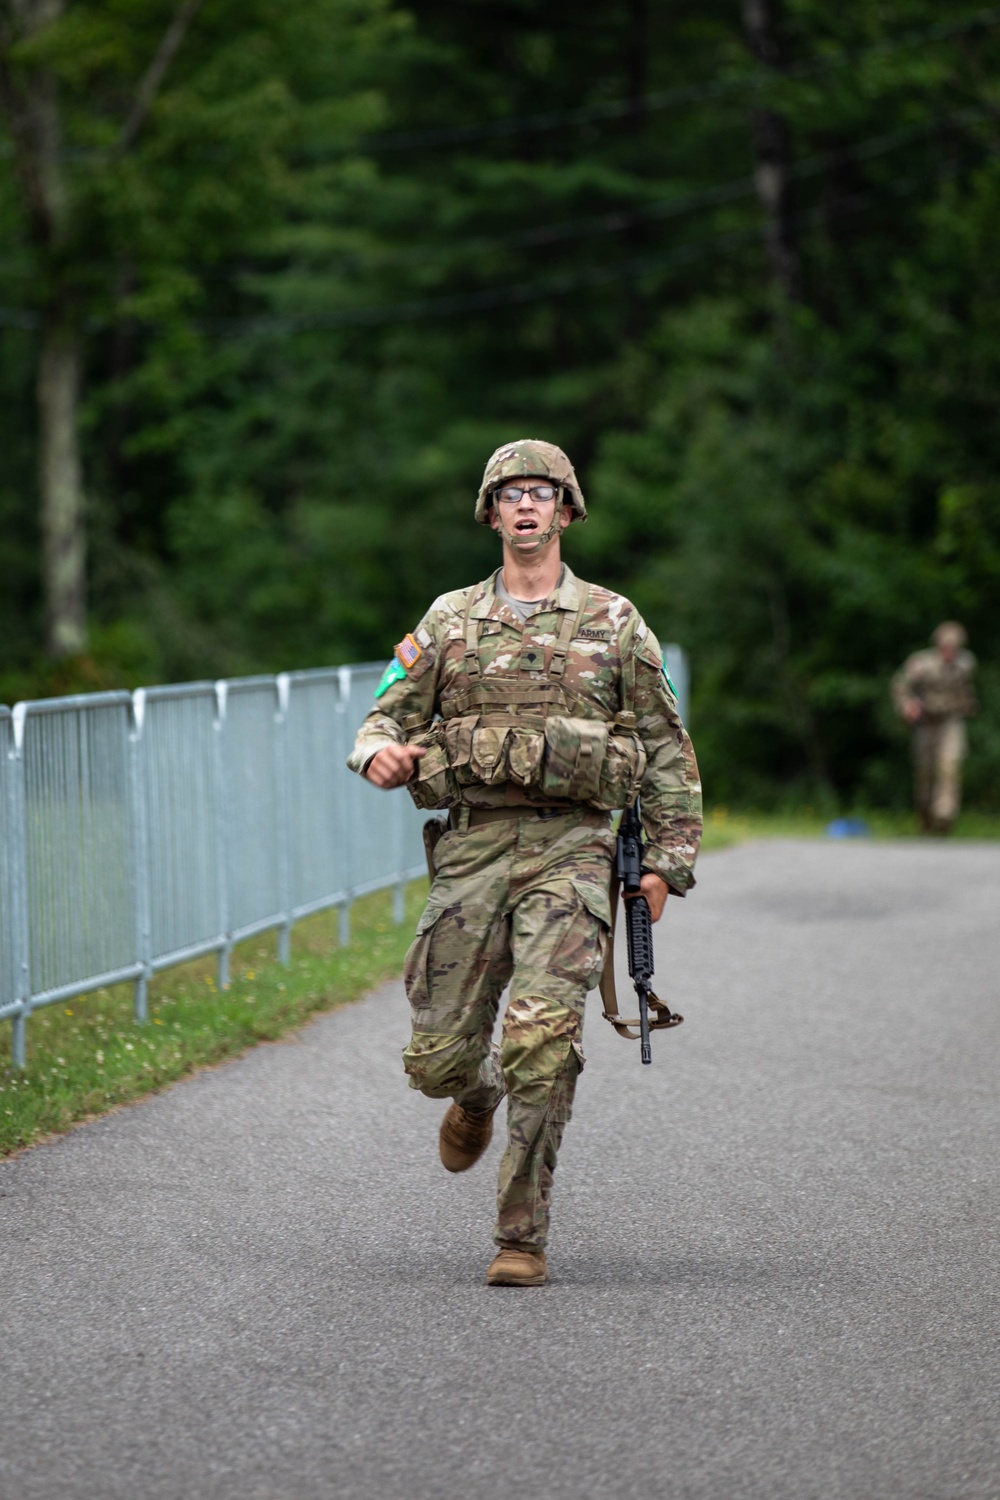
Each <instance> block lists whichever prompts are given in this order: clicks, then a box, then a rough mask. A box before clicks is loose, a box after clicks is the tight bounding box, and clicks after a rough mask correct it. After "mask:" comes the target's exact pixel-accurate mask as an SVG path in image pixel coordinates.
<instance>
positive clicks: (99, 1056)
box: [0, 881, 427, 1156]
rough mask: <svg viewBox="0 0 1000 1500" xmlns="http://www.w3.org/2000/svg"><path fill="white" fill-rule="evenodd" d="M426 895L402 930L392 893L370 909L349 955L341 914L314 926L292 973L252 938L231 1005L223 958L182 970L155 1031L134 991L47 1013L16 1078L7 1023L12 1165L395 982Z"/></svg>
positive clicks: (1, 1078)
mask: <svg viewBox="0 0 1000 1500" xmlns="http://www.w3.org/2000/svg"><path fill="white" fill-rule="evenodd" d="M426 888H427V887H426V881H414V883H413V884H412V885H411V886H410V887H409V889H408V891H407V901H406V920H405V921H404V923H403V925H402V926H401V927H397V926H395V925H394V924H393V922H392V918H391V914H390V906H391V896H390V895H389V893H387V892H379V893H377V894H376V895H373V896H366V897H365V898H364V899H363V900H361V901H358V902H357V903H356V904H355V906H354V907H353V908H352V911H351V941H350V943H349V944H348V945H347V946H346V947H344V948H339V947H338V946H337V935H336V933H337V917H336V913H334V912H323V913H321V914H320V915H319V916H316V917H310V918H309V919H308V920H307V921H305V922H302V923H300V924H299V926H297V927H296V928H295V929H294V931H293V933H292V962H291V964H290V965H289V966H288V967H287V968H285V967H283V966H282V965H281V964H279V963H277V961H276V960H275V957H274V939H273V937H272V936H271V935H270V934H267V935H265V936H263V937H257V938H251V939H250V940H249V941H248V942H246V943H243V944H241V945H240V947H238V948H237V949H236V950H235V951H234V953H233V961H232V970H231V972H232V983H231V984H230V986H229V988H228V989H227V990H226V991H224V992H223V993H221V994H220V992H219V991H218V989H217V988H216V984H215V961H214V959H212V958H207V959H199V960H197V961H196V962H194V963H189V964H184V965H182V966H181V967H179V968H176V969H170V970H168V971H167V972H166V973H163V974H160V975H158V976H157V977H156V979H155V980H154V981H153V983H152V984H151V986H150V994H149V1017H150V1019H149V1022H148V1023H147V1025H145V1026H136V1024H135V1022H134V1021H133V1019H132V994H133V991H132V986H131V985H116V986H115V987H114V988H112V989H106V990H98V991H96V993H94V994H93V995H82V996H80V997H78V998H77V999H76V1000H70V1001H68V1002H66V1003H65V1004H62V1005H50V1006H47V1007H46V1008H45V1009H44V1010H40V1011H38V1012H36V1014H35V1015H33V1016H32V1017H31V1019H30V1021H29V1022H28V1066H27V1068H26V1069H25V1070H24V1071H23V1072H20V1073H14V1072H13V1071H12V1070H11V1067H10V1023H9V1022H0V1049H2V1050H0V1156H6V1155H9V1154H10V1152H12V1151H16V1150H18V1149H19V1148H21V1147H23V1146H29V1145H31V1144H32V1142H34V1141H38V1140H40V1139H41V1138H42V1137H43V1136H46V1135H51V1134H52V1133H53V1132H56V1131H61V1130H67V1129H69V1127H70V1126H71V1125H74V1124H76V1123H77V1122H78V1121H80V1120H86V1119H89V1118H91V1117H92V1116H94V1115H99V1114H104V1113H106V1112H107V1111H108V1110H109V1109H114V1108H115V1107H116V1106H117V1105H121V1104H128V1103H129V1102H130V1101H132V1100H134V1099H140V1098H142V1096H143V1095H144V1094H150V1093H154V1092H155V1091H156V1090H157V1089H161V1088H164V1087H165V1086H167V1085H168V1084H171V1083H175V1082H176V1081H177V1080H178V1079H179V1078H183V1077H184V1076H185V1075H186V1074H188V1073H193V1072H195V1071H196V1070H197V1069H198V1068H202V1067H205V1066H206V1065H208V1064H211V1063H217V1062H222V1061H223V1060H224V1059H225V1058H228V1057H237V1056H238V1055H239V1054H240V1053H241V1052H245V1051H246V1049H247V1048H248V1047H252V1046H253V1045H254V1044H255V1043H256V1042H261V1041H269V1040H272V1039H273V1038H275V1037H279V1036H282V1035H283V1034H284V1033H286V1032H288V1031H291V1030H294V1029H295V1028H296V1027H297V1026H300V1025H302V1023H303V1022H304V1021H306V1020H308V1018H309V1017H310V1016H311V1015H314V1014H315V1013H316V1012H317V1011H324V1010H332V1009H333V1008H334V1007H335V1006H338V1005H345V1004H347V1003H348V1002H349V1001H351V1000H356V999H357V998H358V997H359V996H360V995H363V994H364V993H365V992H366V991H367V990H370V989H372V988H374V986H376V985H378V984H381V983H382V982H383V980H386V979H390V978H394V977H395V976H396V975H398V974H399V973H400V971H401V969H402V964H403V955H404V954H405V952H406V949H407V947H408V945H409V942H410V939H411V937H412V935H413V929H414V926H415V924H416V920H417V916H418V914H419V911H420V908H421V906H422V904H423V900H424V896H425V894H426Z"/></svg>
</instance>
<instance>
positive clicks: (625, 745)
mask: <svg viewBox="0 0 1000 1500" xmlns="http://www.w3.org/2000/svg"><path fill="white" fill-rule="evenodd" d="M645 774H646V747H645V746H644V745H643V743H642V740H641V739H640V738H639V736H638V735H637V734H636V733H635V732H634V731H632V730H629V729H626V728H623V727H620V726H619V725H617V724H612V726H611V729H610V732H609V734H608V750H607V754H606V755H605V757H604V762H603V764H602V766H601V781H600V787H599V790H598V805H599V806H600V807H602V808H608V809H614V808H619V807H628V806H629V805H630V804H631V803H632V802H634V801H635V799H636V797H637V796H638V794H639V788H640V786H641V785H642V778H643V777H644V776H645Z"/></svg>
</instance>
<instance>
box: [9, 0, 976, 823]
mask: <svg viewBox="0 0 1000 1500" xmlns="http://www.w3.org/2000/svg"><path fill="white" fill-rule="evenodd" d="M130 7H131V8H130ZM132 8H135V5H134V0H117V4H116V5H113V6H110V7H109V6H105V5H101V6H98V5H96V4H91V3H90V0H73V3H70V4H69V5H68V6H67V8H66V12H65V15H64V17H63V18H62V19H61V20H60V21H59V22H58V23H57V24H56V25H55V27H54V28H53V31H52V33H51V37H50V42H49V43H48V44H46V48H45V49H44V58H45V60H46V65H47V66H49V67H51V68H53V69H54V70H55V71H56V73H57V74H58V78H59V87H60V99H64V100H65V103H64V105H62V106H61V107H63V108H64V109H65V112H66V113H65V118H66V120H67V122H68V124H67V130H66V137H65V138H66V142H67V145H66V151H65V168H66V171H67V173H68V176H69V179H71V181H72V186H73V192H74V194H75V198H74V201H75V202H77V203H78V204H79V205H80V209H79V217H78V223H79V224H80V225H82V226H85V232H84V230H83V229H81V231H80V235H79V238H78V240H77V241H76V242H75V245H76V248H75V251H74V256H75V258H74V266H75V267H76V268H77V269H78V271H79V275H80V278H81V285H82V286H83V287H84V289H85V296H82V300H81V306H82V307H83V309H84V312H85V324H84V327H85V335H86V343H85V348H86V357H85V361H84V369H85V372H86V383H85V391H86V399H85V406H84V414H85V415H84V421H83V424H82V441H83V468H84V473H85V475H86V484H87V493H88V500H89V513H90V531H91V548H90V557H91V563H90V581H91V600H92V647H91V654H90V656H89V657H87V658H83V659H81V660H80V661H78V662H77V663H76V664H75V667H74V669H73V670H74V671H75V672H76V675H77V679H83V680H92V681H94V682H97V681H104V680H136V679H138V678H146V679H148V678H150V677H155V676H170V677H175V678H176V677H183V676H187V675H202V674H205V673H215V672H239V671H244V670H254V669H258V668H276V667H280V666H288V665H309V664H315V663H319V662H325V661H331V660H345V659H351V658H354V659H357V658H359V657H365V658H367V657H382V656H384V655H385V653H386V652H387V650H388V649H389V648H390V646H391V644H392V642H393V641H394V640H395V639H398V638H399V635H400V634H401V633H402V632H403V631H405V630H406V629H408V628H411V627H412V625H413V623H414V620H415V618H416V617H417V615H418V614H419V613H420V611H421V610H422V609H423V607H425V605H426V603H427V602H428V600H429V598H430V597H432V596H433V594H434V593H435V592H437V591H439V590H440V589H441V588H444V587H449V586H454V585H456V584H459V583H461V582H465V581H468V579H469V578H471V577H474V576H481V574H482V573H483V572H485V571H486V570H487V569H488V568H489V567H490V566H491V564H492V559H493V547H492V538H491V537H490V536H489V535H488V534H486V533H485V532H480V531H477V530H476V529H475V528H474V527H473V526H472V523H471V500H472V495H473V493H474V490H475V487H476V482H477V479H478V473H479V471H480V469H481V465H482V462H483V460H484V458H485V456H486V454H487V453H488V452H489V451H490V449H491V448H492V447H493V446H494V445H495V444H496V443H497V442H499V441H501V440H503V439H504V438H507V437H509V436H511V435H516V434H519V433H537V434H539V435H544V436H547V437H552V438H554V439H555V440H556V441H559V442H561V443H563V444H564V446H566V447H567V448H568V449H569V451H570V452H571V453H572V455H573V457H574V460H575V461H576V462H577V464H578V468H579V469H580V471H581V472H582V473H583V475H584V476H585V484H586V487H587V491H588V498H589V500H590V502H591V509H592V519H591V520H590V522H589V523H588V525H587V526H586V527H585V528H574V529H573V532H572V533H571V543H570V555H571V560H572V561H573V563H574V565H577V564H578V565H579V568H580V571H582V572H583V573H584V575H586V574H588V573H590V574H591V575H592V576H599V577H600V578H601V579H602V580H605V581H607V582H610V583H613V584H615V585H616V586H618V587H621V588H622V589H623V590H624V591H625V592H627V593H629V594H630V595H631V596H632V597H634V598H635V599H636V602H637V603H638V604H639V605H640V607H641V608H642V609H643V611H644V612H645V613H646V615H647V616H648V618H649V619H650V620H651V622H652V623H653V624H654V626H655V627H656V628H657V630H658V631H659V632H660V633H661V635H663V636H664V637H666V638H674V639H679V640H682V641H683V642H684V643H685V644H686V645H687V646H688V648H689V650H690V652H691V656H692V662H693V672H694V684H695V723H696V728H697V730H698V739H699V747H700V750H701V753H702V758H703V761H704V769H705V773H706V780H707V783H708V785H709V787H710V789H712V790H713V791H714V793H715V795H716V796H724V797H727V798H730V797H731V798H743V799H746V798H754V799H755V800H766V799H771V798H774V797H778V796H796V797H806V796H808V797H816V796H819V797H823V798H827V799H829V800H830V801H831V802H832V801H833V800H834V799H838V800H841V801H846V800H849V799H850V798H852V797H860V798H868V799H872V798H874V799H879V800H899V799H901V798H902V797H903V796H905V785H904V783H905V758H904V753H903V742H902V738H901V736H900V735H899V734H898V732H897V731H896V730H895V728H894V726H893V724H892V722H891V719H890V716H889V712H888V707H887V700H886V681H887V677H888V674H889V673H890V671H891V670H892V668H893V667H894V666H895V665H896V664H897V662H898V661H899V659H901V657H902V656H903V655H904V654H905V653H906V652H907V651H908V650H910V649H912V648H913V647H914V646H915V645H918V644H920V643H921V641H922V640H923V639H924V638H925V636H926V635H927V633H928V632H929V630H930V628H931V627H932V626H933V625H934V624H935V623H936V622H937V620H938V619H940V618H942V617H944V616H946V615H957V616H959V617H960V618H962V619H964V620H965V621H966V623H967V624H968V626H969V628H970V631H971V632H972V635H973V645H974V646H975V647H976V648H977V649H978V650H979V651H980V654H981V655H982V657H983V658H984V662H985V667H986V673H985V677H986V691H985V694H984V696H985V700H986V704H987V710H988V711H987V715H986V717H985V719H984V722H983V723H982V725H981V726H980V728H979V731H978V733H977V736H976V743H977V751H976V759H975V761H974V763H973V766H972V779H973V785H974V788H975V791H976V794H977V796H979V798H980V799H981V800H985V799H989V798H990V797H995V795H996V794H995V790H994V788H995V785H996V771H997V769H998V768H1000V720H998V718H997V709H996V708H995V707H991V704H992V705H995V704H996V702H997V699H996V696H995V694H991V692H990V683H991V682H992V681H993V680H994V675H995V674H994V668H993V666H992V659H993V655H994V652H995V646H994V641H995V636H996V630H997V625H998V623H1000V620H998V616H1000V604H998V598H1000V595H998V590H997V587H996V573H997V568H998V565H1000V492H998V485H997V480H996V478H995V476H996V474H997V473H998V472H1000V465H998V458H1000V454H998V453H997V452H996V448H997V444H998V441H1000V438H998V433H997V424H996V417H995V412H996V406H997V394H998V392H997V386H998V384H1000V343H998V340H997V338H996V330H995V326H994V325H995V323H996V320H997V316H998V314H997V305H998V304H997V298H996V295H995V288H994V282H995V279H996V276H997V272H996V269H995V262H996V257H995V253H994V251H993V246H994V245H995V242H996V227H997V226H996V219H997V208H998V194H1000V166H998V157H997V153H996V125H995V119H996V109H995V105H996V97H995V96H996V82H995V80H996V78H997V76H998V67H997V64H998V62H1000V16H997V15H994V14H993V13H991V12H977V11H975V10H973V9H971V8H970V9H969V10H968V11H965V12H963V11H958V10H956V11H949V12H948V13H947V14H946V15H942V14H941V12H940V9H939V8H936V7H933V6H931V5H930V4H929V0H898V3H896V4H894V5H893V6H891V7H888V6H886V5H884V4H881V3H876V0H850V3H848V4H847V5H845V6H842V7H840V8H838V9H837V10H836V11H831V10H830V8H829V7H826V6H820V5H819V4H818V3H817V0H785V4H784V6H783V7H781V6H779V5H778V3H777V0H743V4H742V6H739V5H736V4H735V0H730V3H727V4H725V5H722V4H718V3H716V0H709V3H707V4H698V5H695V4H693V3H683V4H680V5H676V6H671V7H669V9H668V10H667V9H664V8H662V7H659V8H658V7H653V6H650V5H649V4H648V3H647V0H629V3H627V4H622V3H621V0H616V3H614V4H612V3H610V0H595V4H593V5H592V6H589V7H587V9H586V11H585V12H583V11H581V10H580V9H579V7H577V6H571V5H570V4H569V3H568V0H548V3H545V4H543V3H541V0H468V3H466V4H464V5H462V6H455V5H454V4H452V3H449V0H415V3H413V4H411V5H409V6H408V7H406V8H405V9H403V8H398V7H395V8H394V7H392V6H390V5H388V4H385V5H384V6H380V5H378V4H375V3H374V0H356V3H352V4H348V3H347V0H324V3H322V4H318V5H317V4H314V5H312V6H310V7H308V8H307V7H304V6H302V5H301V4H300V3H299V0H288V3H286V5H284V6H282V7H280V8H277V7H263V6H260V7H258V6H255V5H249V6H247V5H243V6H236V5H234V4H231V3H230V0H206V4H205V5H204V7H203V8H202V9H201V10H200V11H199V12H198V13H197V15H194V16H193V17H192V19H191V23H190V25H189V28H188V33H187V35H186V36H185V38H184V42H183V45H182V46H181V47H180V48H179V49H178V51H177V53H176V55H175V56H174V58H173V60H172V62H171V65H170V68H169V70H168V71H167V72H166V73H165V74H164V76H163V78H162V81H161V82H160V84H159V87H158V90H157V93H156V98H155V101H154V102H153V104H152V106H151V108H150V110H149V117H148V121H147V123H146V125H145V126H144V128H143V130H142V131H141V132H140V133H139V134H138V135H137V136H136V139H135V141H134V143H133V144H132V146H131V149H130V150H129V151H128V152H127V153H125V154H124V155H121V156H119V157H115V158H114V159H113V160H111V159H110V158H109V156H108V152H109V150H111V148H112V147H113V143H114V141H115V140H116V139H117V136H116V134H115V132H116V131H117V132H119V133H120V132H121V130H122V128H123V126H122V121H123V120H124V119H128V118H129V111H130V110H132V109H134V107H135V100H136V97H137V90H138V88H139V86H140V84H141V81H142V79H143V77H144V74H145V72H146V71H148V68H149V65H150V59H151V58H154V57H155V56H156V52H157V48H158V46H159V45H160V44H161V42H162V38H163V36H164V34H165V31H166V28H167V27H168V26H169V24H170V20H171V17H172V16H174V15H175V14H176V12H175V11H174V10H173V8H172V7H171V6H169V5H166V4H164V5H163V6H162V7H161V6H159V5H157V6H153V7H149V6H145V7H138V8H135V9H136V14H135V15H134V16H133V15H132ZM139 10H141V11H142V17H141V24H140V23H139V16H138V12H139ZM74 27H76V28H77V30H76V31H74V30H73V28H74ZM52 37H54V38H55V39H56V40H52V39H51V38H52ZM38 55H39V56H41V55H42V54H38ZM30 61H31V59H30V57H29V58H28V59H27V60H24V59H22V61H21V62H20V63H19V66H23V67H26V66H27V65H28V62H30ZM102 152H103V153H104V154H103V156H102V155H100V153H102ZM0 222H2V224H3V225H4V226H5V236H6V239H7V242H8V243H9V246H10V250H9V255H8V254H6V253H5V256H4V258H3V259H2V260H0V277H2V281H3V286H4V291H3V294H2V297H0V301H2V302H3V304H4V307H5V309H6V311H5V313H3V314H2V316H3V317H5V319H6V326H5V330H4V332H3V333H2V340H3V347H4V351H5V353H4V359H3V363H2V367H0V368H2V373H0V380H2V381H3V391H4V397H5V400H4V402H3V404H2V410H0V429H2V442H3V448H4V452H5V454H6V455H8V457H9V461H8V462H7V463H6V465H5V470H4V473H3V476H2V477H0V519H2V521H3V541H2V543H0V545H2V547H3V554H2V561H3V566H4V571H5V576H6V577H7V578H8V579H9V580H10V583H9V587H8V589H7V590H6V591H5V599H4V602H3V603H2V604H0V610H2V611H3V615H2V626H0V628H2V630H3V640H4V646H3V648H2V651H3V659H2V669H3V670H5V671H6V673H7V677H8V681H9V682H10V683H11V684H12V685H13V684H15V682H17V678H16V676H15V674H16V672H18V671H20V673H21V678H20V682H21V683H28V682H29V681H30V680H31V679H32V676H34V678H35V680H36V681H37V676H38V670H37V667H36V666H35V665H33V663H35V662H36V660H37V655H36V653H37V643H38V642H39V640H40V635H41V626H40V616H39V608H40V605H39V574H38V568H37V563H36V561H35V558H36V556H37V551H38V549H37V543H36V541H35V532H34V525H35V523H34V519H33V515H32V508H31V506H30V505H29V504H27V503H26V497H27V496H28V495H30V494H31V493H32V488H33V480H32V477H31V466H32V464H33V461H34V460H33V454H34V449H35V437H34V429H33V419H32V416H31V409H32V390H31V387H32V383H33V379H34V371H35V369H36V368H37V362H38V344H39V334H38V331H37V330H36V329H34V328H33V327H32V326H31V318H32V315H33V314H36V315H37V313H38V311H39V302H38V287H39V284H40V283H39V279H38V278H39V271H38V266H37V263H36V262H37V255H36V254H35V253H34V252H33V251H32V248H31V241H30V234H29V226H28V224H27V220H26V218H25V214H24V205H23V201H22V199H21V198H19V197H18V194H17V191H16V188H15V186H14V182H13V179H10V180H9V181H8V182H7V183H6V184H5V185H3V186H0ZM88 674H89V676H88ZM50 680H52V679H50ZM56 680H57V681H59V682H61V681H63V680H66V681H68V680H70V679H69V678H68V677H64V678H60V679H56ZM74 680H76V679H74Z"/></svg>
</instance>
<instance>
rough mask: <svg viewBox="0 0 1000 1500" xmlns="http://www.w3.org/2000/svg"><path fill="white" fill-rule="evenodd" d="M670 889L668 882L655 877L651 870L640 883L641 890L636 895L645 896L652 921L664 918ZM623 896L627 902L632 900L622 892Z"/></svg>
mask: <svg viewBox="0 0 1000 1500" xmlns="http://www.w3.org/2000/svg"><path fill="white" fill-rule="evenodd" d="M669 889H670V887H669V886H668V885H667V882H666V881H665V880H663V879H661V878H660V876H659V875H654V874H653V873H652V871H651V870H648V871H647V872H646V874H645V875H643V876H642V878H641V880H640V881H639V889H638V890H637V891H636V893H635V894H636V895H637V896H645V898H646V902H647V904H648V906H649V916H650V920H651V921H653V922H658V921H659V920H660V918H661V917H662V916H663V908H664V907H665V906H666V904H667V894H668V892H669ZM622 895H623V898H624V900H626V901H630V900H631V899H632V898H631V896H626V895H625V893H624V892H622Z"/></svg>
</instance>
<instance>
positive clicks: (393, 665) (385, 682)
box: [375, 657, 406, 698]
mask: <svg viewBox="0 0 1000 1500" xmlns="http://www.w3.org/2000/svg"><path fill="white" fill-rule="evenodd" d="M405 676H406V670H405V668H404V667H401V666H400V664H399V662H398V661H397V659H396V658H395V657H393V658H392V661H391V662H390V663H389V665H388V666H387V667H386V669H385V671H384V672H383V673H382V678H381V681H380V682H379V685H378V687H377V688H376V689H375V696H376V698H381V696H382V694H383V693H387V692H388V691H389V689H390V688H391V687H392V685H393V683H394V682H399V681H400V679H401V678H403V677H405Z"/></svg>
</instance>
